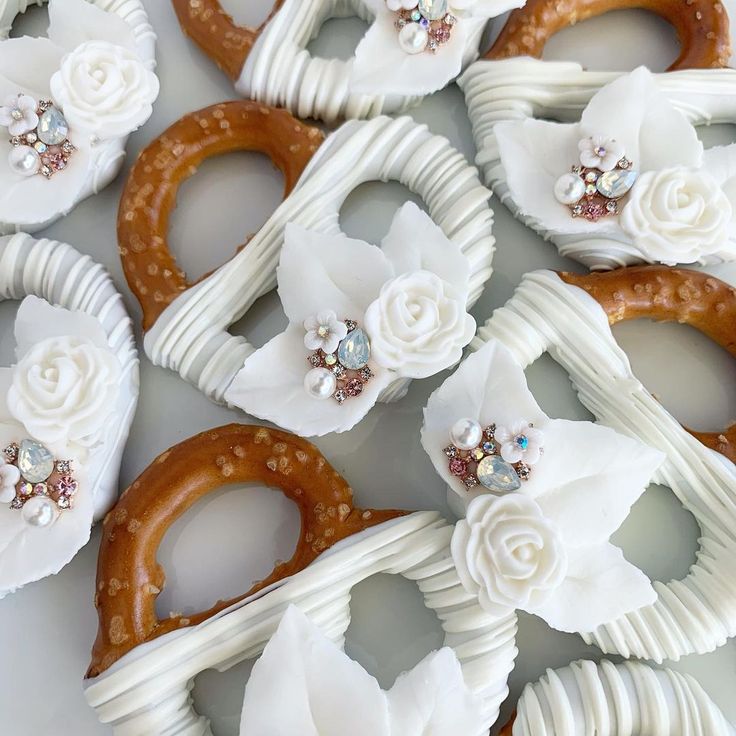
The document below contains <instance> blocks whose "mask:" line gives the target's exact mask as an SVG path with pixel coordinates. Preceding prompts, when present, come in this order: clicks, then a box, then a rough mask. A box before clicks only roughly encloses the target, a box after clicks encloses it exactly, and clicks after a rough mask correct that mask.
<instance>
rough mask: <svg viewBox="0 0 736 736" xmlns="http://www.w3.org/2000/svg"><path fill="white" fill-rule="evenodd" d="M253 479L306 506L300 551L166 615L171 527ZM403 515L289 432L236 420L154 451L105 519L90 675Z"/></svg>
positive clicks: (98, 565) (98, 570) (301, 507)
mask: <svg viewBox="0 0 736 736" xmlns="http://www.w3.org/2000/svg"><path fill="white" fill-rule="evenodd" d="M248 482H256V483H262V484H265V485H268V486H271V487H274V488H278V489H280V490H281V491H283V493H284V494H285V495H286V496H287V497H288V498H290V499H291V500H292V501H294V503H296V504H297V506H298V507H299V511H300V513H301V518H302V528H301V534H300V537H299V542H298V544H297V547H296V550H295V552H294V555H293V556H292V558H291V559H290V560H289V561H288V562H285V563H282V564H278V565H276V567H275V568H274V570H273V572H272V573H271V574H270V575H269V576H268V577H267V578H266V579H265V580H261V581H260V582H258V583H256V584H255V585H254V586H253V587H252V588H251V589H250V590H249V591H247V592H246V593H245V594H244V595H242V596H239V597H238V598H235V599H233V600H228V601H220V602H218V603H216V604H215V605H214V606H213V607H212V608H210V609H209V610H208V611H203V612H201V613H198V614H195V615H191V616H187V617H183V616H181V615H176V616H173V615H172V616H171V617H170V618H167V619H165V620H163V621H161V620H159V618H158V616H157V614H156V596H157V595H158V594H159V593H160V592H161V590H162V589H163V587H164V583H165V575H164V571H163V569H162V568H161V566H160V565H159V564H158V562H157V561H156V553H157V551H158V547H159V544H160V543H161V540H162V539H163V537H164V535H165V534H166V531H167V529H168V528H169V527H170V526H171V525H172V524H173V523H174V521H176V519H178V518H179V517H180V516H182V514H184V513H185V512H186V511H187V509H189V508H191V507H192V506H193V505H194V504H195V503H196V502H197V501H198V500H199V499H200V498H202V497H203V496H205V495H207V494H208V493H211V492H212V491H215V490H217V489H218V488H220V487H222V486H223V485H225V484H228V483H248ZM404 513H406V512H404V511H383V510H382V511H374V510H372V509H367V510H363V509H357V508H355V507H354V506H353V492H352V490H351V488H350V486H349V485H348V484H347V482H346V481H345V479H344V478H343V477H342V476H340V475H339V474H338V473H337V471H335V469H334V468H333V467H332V466H331V465H330V464H329V463H328V462H327V460H325V458H324V457H323V456H322V454H321V453H320V452H319V450H317V448H316V447H315V446H314V445H312V444H311V443H309V442H307V441H306V440H304V439H302V438H300V437H297V436H295V435H292V434H289V433H287V432H282V431H280V430H276V429H267V428H265V427H257V426H247V425H242V424H230V425H227V426H225V427H218V428H216V429H211V430H208V431H206V432H202V433H201V434H199V435H197V436H196V437H192V438H190V439H188V440H185V441H184V442H182V443H181V444H179V445H176V446H175V447H172V448H171V449H170V450H167V451H166V452H164V453H163V454H162V455H160V456H159V457H158V458H156V460H154V462H153V463H152V464H151V465H150V466H149V467H148V468H147V469H146V470H145V471H144V472H143V474H142V475H141V476H140V477H139V478H138V479H137V480H136V481H135V482H134V483H133V484H132V485H131V486H130V488H128V489H127V490H126V491H125V492H124V493H123V494H122V496H121V497H120V501H119V502H118V504H117V506H116V507H115V508H114V509H113V510H112V511H111V512H110V513H109V514H108V515H107V517H106V518H105V521H104V524H103V527H102V543H101V546H100V556H99V559H98V564H97V588H96V594H95V605H96V607H97V612H98V617H99V628H98V632H97V639H96V641H95V644H94V648H93V651H92V662H91V664H90V668H89V672H88V677H95V676H97V675H99V674H100V673H101V672H104V671H105V670H106V669H107V668H108V667H110V665H112V664H113V663H114V662H116V661H117V660H118V659H119V658H120V657H122V656H123V655H124V654H125V653H126V652H129V651H130V650H131V649H133V648H135V647H136V646H138V645H139V644H142V643H143V642H147V641H151V640H152V639H155V638H157V637H159V636H161V635H162V634H166V633H167V632H170V631H173V630H175V629H178V628H181V627H183V626H194V625H196V624H198V623H201V622H202V621H204V620H206V619H208V618H210V617H211V616H213V615H214V614H216V613H218V612H219V611H222V610H223V609H225V608H227V607H228V606H231V605H232V604H234V603H236V602H238V601H240V600H243V599H244V598H246V597H247V596H249V595H251V594H253V593H255V592H257V591H259V590H261V589H262V588H264V587H266V586H268V585H270V584H271V583H274V582H277V581H279V580H283V579H284V578H286V577H288V576H290V575H293V574H294V573H296V572H299V571H300V570H303V569H304V568H305V567H306V566H307V565H309V564H310V563H311V562H313V561H314V560H315V559H316V558H317V557H318V556H319V555H320V554H321V553H322V552H323V551H324V550H326V549H327V548H328V547H331V546H332V545H333V544H335V543H336V542H339V541H340V540H342V539H345V538H346V537H349V536H351V535H352V534H356V533H357V532H360V531H363V530H364V529H367V528H369V527H371V526H374V525H375V524H380V523H382V522H384V521H387V520H389V519H393V518H396V517H398V516H402V515H403V514H404Z"/></svg>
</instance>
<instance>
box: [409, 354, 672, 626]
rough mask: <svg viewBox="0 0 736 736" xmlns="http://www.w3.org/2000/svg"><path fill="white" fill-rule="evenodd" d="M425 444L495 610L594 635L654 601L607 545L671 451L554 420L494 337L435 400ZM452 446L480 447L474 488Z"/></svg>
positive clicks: (466, 553) (482, 592) (481, 589)
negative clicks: (457, 469)
mask: <svg viewBox="0 0 736 736" xmlns="http://www.w3.org/2000/svg"><path fill="white" fill-rule="evenodd" d="M494 425H495V426H494ZM487 428H493V432H489V433H487V432H486V429H487ZM479 430H480V432H479ZM448 436H449V437H450V438H451V444H450V445H448V444H447V439H448ZM476 440H477V444H476ZM484 443H488V446H487V447H485V448H483V444H484ZM422 446H423V447H424V449H425V451H426V452H427V453H428V454H429V456H430V458H431V460H432V462H433V464H434V466H435V468H436V470H437V472H438V473H439V474H440V475H441V476H442V478H443V479H444V480H445V481H446V482H447V484H448V499H449V501H450V505H451V506H452V507H453V509H454V510H455V511H456V512H457V513H458V514H459V515H460V516H464V517H465V518H464V519H461V521H460V522H458V524H457V526H456V529H455V533H454V535H453V539H452V555H453V559H454V561H455V565H456V567H457V570H458V573H459V575H460V579H461V581H462V583H463V586H464V587H465V588H466V590H468V592H470V593H472V594H474V595H477V596H478V598H479V601H480V603H481V606H482V607H483V608H484V609H485V610H486V611H488V612H489V613H491V614H493V615H496V614H498V615H506V614H508V613H509V611H511V610H515V609H519V610H523V611H526V612H528V613H532V614H535V615H537V616H540V617H541V618H543V619H544V620H545V621H546V622H547V623H548V624H549V625H550V626H552V627H554V628H556V629H558V630H560V631H567V632H573V631H574V632H590V631H593V630H594V629H596V628H597V627H598V626H600V625H601V624H603V623H606V622H608V621H611V620H614V619H615V618H618V617H619V616H621V615H623V614H626V613H629V612H631V611H633V610H636V609H638V608H640V607H642V606H645V605H648V604H650V603H652V602H653V601H654V600H655V599H656V593H655V591H654V588H653V587H652V584H651V582H650V581H649V579H648V578H647V577H646V575H644V573H642V572H641V571H640V570H639V569H638V568H636V567H635V566H634V565H632V564H630V563H629V562H627V561H626V559H624V556H623V554H622V552H621V550H620V549H619V548H618V547H616V546H614V545H613V544H611V542H610V541H609V540H610V537H611V535H612V534H613V533H614V532H615V531H616V530H617V529H618V528H619V527H620V526H621V524H622V523H623V521H624V520H625V519H626V517H627V516H628V514H629V511H630V509H631V507H632V505H633V504H634V503H635V502H636V501H637V499H638V498H639V497H640V496H641V495H642V493H643V492H644V490H645V488H646V487H647V485H648V484H649V482H650V479H651V478H652V476H653V474H654V472H655V471H656V470H657V468H658V467H659V465H661V463H662V462H663V460H664V455H663V454H662V453H660V452H659V451H657V450H654V449H652V448H650V447H648V446H646V445H643V444H641V443H640V442H638V441H636V440H633V439H631V438H629V437H625V436H623V435H620V434H618V433H617V432H615V431H614V430H612V429H609V428H607V427H603V426H600V425H598V424H593V423H591V422H585V421H569V420H566V419H551V418H550V417H548V416H547V415H546V414H545V413H544V412H543V411H542V410H541V408H540V407H539V405H538V404H537V402H536V401H535V400H534V397H533V396H532V394H531V392H530V391H529V389H528V387H527V384H526V378H525V376H524V371H523V370H522V368H521V366H520V365H519V364H518V362H517V361H516V360H515V358H514V356H513V355H512V354H511V352H510V351H509V349H508V348H506V347H505V346H504V345H503V344H502V343H500V342H498V341H496V340H491V341H489V342H488V343H487V344H486V345H484V346H483V347H482V348H481V349H480V350H479V351H478V352H477V353H475V354H473V355H471V356H470V357H468V358H467V359H466V360H465V361H464V362H463V363H462V364H461V365H460V367H459V368H458V369H457V371H455V373H454V374H453V375H452V376H450V378H448V379H447V380H446V381H445V382H444V383H443V384H442V386H440V388H439V389H437V391H435V392H434V393H433V394H432V396H431V397H430V399H429V402H428V404H427V407H426V409H425V411H424V426H423V428H422ZM451 447H456V448H472V449H471V450H463V453H465V452H472V451H473V450H474V449H475V448H481V451H482V452H483V453H484V454H483V459H481V461H480V463H479V464H478V465H477V469H475V470H474V471H473V474H474V478H475V482H474V483H472V484H469V483H467V481H466V477H465V475H463V474H461V473H459V472H455V470H454V469H453V467H452V464H451V463H452V459H450V458H449V456H448V449H449V448H451ZM487 458H493V461H492V462H491V461H488V460H487ZM467 472H468V471H466V470H464V471H463V473H467Z"/></svg>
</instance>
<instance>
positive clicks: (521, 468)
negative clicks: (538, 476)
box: [516, 463, 532, 480]
mask: <svg viewBox="0 0 736 736" xmlns="http://www.w3.org/2000/svg"><path fill="white" fill-rule="evenodd" d="M516 473H517V474H518V476H519V478H521V480H529V476H530V475H531V474H532V469H531V468H530V467H529V466H528V465H527V464H526V463H518V464H517V466H516Z"/></svg>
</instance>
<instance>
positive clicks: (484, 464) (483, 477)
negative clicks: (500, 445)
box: [476, 455, 521, 493]
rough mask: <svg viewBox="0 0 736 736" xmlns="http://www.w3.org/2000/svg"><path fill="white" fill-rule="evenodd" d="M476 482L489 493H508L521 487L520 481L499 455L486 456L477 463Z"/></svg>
mask: <svg viewBox="0 0 736 736" xmlns="http://www.w3.org/2000/svg"><path fill="white" fill-rule="evenodd" d="M476 475H477V476H478V480H479V481H480V483H481V485H482V486H483V487H484V488H487V489H488V490H489V491H497V492H500V493H508V492H509V491H515V490H517V489H518V488H520V487H521V481H520V480H519V476H518V475H517V473H516V471H515V470H514V469H513V467H512V466H511V465H509V464H508V463H507V462H506V461H505V460H503V459H502V458H501V457H500V456H499V455H488V457H485V458H483V460H481V461H480V462H479V463H478V469H477V470H476Z"/></svg>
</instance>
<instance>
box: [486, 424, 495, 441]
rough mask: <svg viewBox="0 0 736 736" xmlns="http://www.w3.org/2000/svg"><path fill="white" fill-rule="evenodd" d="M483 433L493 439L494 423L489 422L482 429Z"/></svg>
mask: <svg viewBox="0 0 736 736" xmlns="http://www.w3.org/2000/svg"><path fill="white" fill-rule="evenodd" d="M483 434H484V435H485V436H486V437H487V438H488V439H489V440H492V439H493V435H494V434H496V425H495V424H490V425H489V426H487V427H486V428H485V429H484V430H483Z"/></svg>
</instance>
